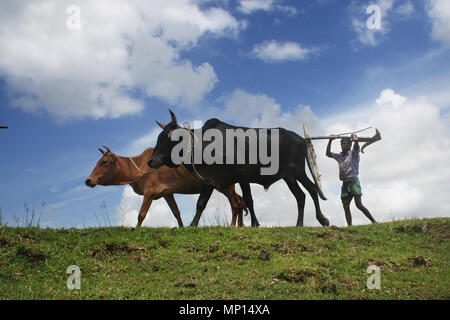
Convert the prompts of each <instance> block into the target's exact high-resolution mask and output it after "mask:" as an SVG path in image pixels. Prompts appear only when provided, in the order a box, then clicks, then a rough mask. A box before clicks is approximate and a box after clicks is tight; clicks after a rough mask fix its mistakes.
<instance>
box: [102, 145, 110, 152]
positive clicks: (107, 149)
mask: <svg viewBox="0 0 450 320" xmlns="http://www.w3.org/2000/svg"><path fill="white" fill-rule="evenodd" d="M103 148H105V149H106V151H108V152H111V150H109V148H108V147H107V146H103Z"/></svg>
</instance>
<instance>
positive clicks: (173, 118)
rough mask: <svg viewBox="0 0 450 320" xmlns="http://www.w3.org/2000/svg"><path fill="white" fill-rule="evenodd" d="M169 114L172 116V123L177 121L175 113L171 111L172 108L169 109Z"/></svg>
mask: <svg viewBox="0 0 450 320" xmlns="http://www.w3.org/2000/svg"><path fill="white" fill-rule="evenodd" d="M169 112H170V115H171V116H172V121H171V122H173V123H177V116H176V115H175V113H173V111H172V110H170V109H169Z"/></svg>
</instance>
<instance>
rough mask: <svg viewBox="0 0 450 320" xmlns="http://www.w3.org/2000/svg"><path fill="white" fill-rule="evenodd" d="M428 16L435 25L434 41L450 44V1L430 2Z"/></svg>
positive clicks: (437, 0) (434, 0) (433, 0)
mask: <svg viewBox="0 0 450 320" xmlns="http://www.w3.org/2000/svg"><path fill="white" fill-rule="evenodd" d="M428 15H429V17H430V18H431V21H432V24H433V30H432V37H433V39H434V40H437V41H442V42H444V43H446V44H450V1H447V0H429V1H428Z"/></svg>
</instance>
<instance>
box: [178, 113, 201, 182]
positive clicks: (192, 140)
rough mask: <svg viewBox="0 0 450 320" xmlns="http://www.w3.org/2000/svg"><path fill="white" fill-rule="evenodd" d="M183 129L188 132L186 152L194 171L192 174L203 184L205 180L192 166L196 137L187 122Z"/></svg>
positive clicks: (193, 166)
mask: <svg viewBox="0 0 450 320" xmlns="http://www.w3.org/2000/svg"><path fill="white" fill-rule="evenodd" d="M183 127H184V129H186V130H187V131H188V132H189V149H188V152H189V153H190V154H191V165H192V169H193V170H194V173H195V174H196V175H197V177H198V178H199V179H200V180H202V181H203V182H206V179H205V178H204V177H203V176H202V175H201V174H200V173H199V172H198V171H197V169H196V168H195V164H194V152H193V151H194V143H197V141H198V140H197V137H196V136H195V134H194V132H193V131H192V130H191V125H190V124H189V122H187V121H184V122H183Z"/></svg>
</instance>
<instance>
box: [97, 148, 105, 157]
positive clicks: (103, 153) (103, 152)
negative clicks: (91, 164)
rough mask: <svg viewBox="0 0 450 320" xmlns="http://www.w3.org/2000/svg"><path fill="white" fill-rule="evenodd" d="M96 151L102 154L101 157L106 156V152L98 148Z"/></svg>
mask: <svg viewBox="0 0 450 320" xmlns="http://www.w3.org/2000/svg"><path fill="white" fill-rule="evenodd" d="M98 151H100V152H101V153H102V155H105V154H106V152H105V151H103V150H102V149H100V148H98Z"/></svg>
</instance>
